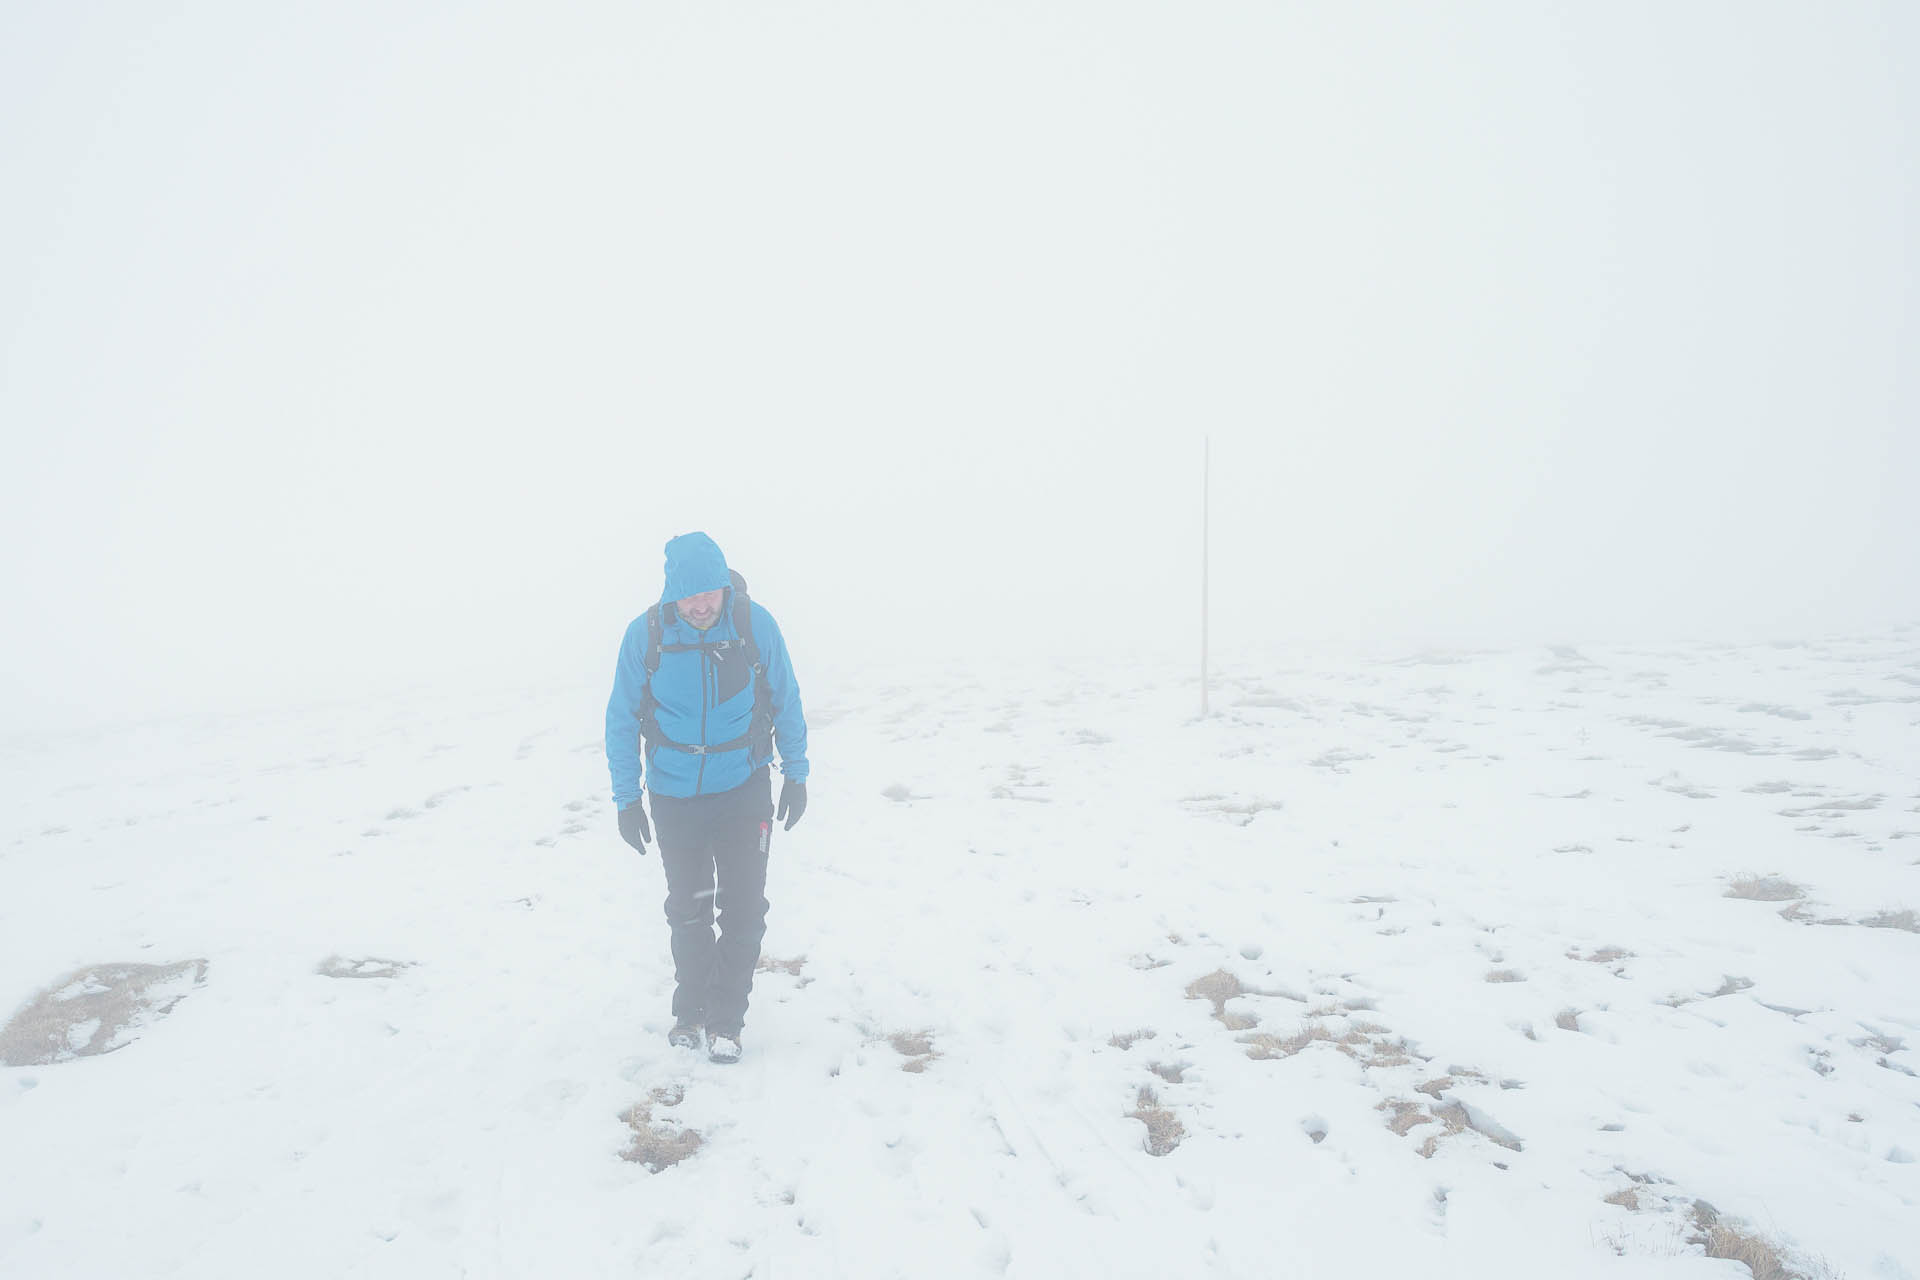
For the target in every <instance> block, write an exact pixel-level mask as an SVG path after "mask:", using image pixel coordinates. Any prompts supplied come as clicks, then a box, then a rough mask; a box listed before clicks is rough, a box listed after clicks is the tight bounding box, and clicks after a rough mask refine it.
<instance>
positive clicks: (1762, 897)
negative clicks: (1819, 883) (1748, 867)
mask: <svg viewBox="0 0 1920 1280" xmlns="http://www.w3.org/2000/svg"><path fill="white" fill-rule="evenodd" d="M1726 896H1727V897H1729V898H1744V899H1746V900H1747V901H1749V902H1791V901H1793V900H1794V899H1795V898H1804V897H1806V896H1807V891H1806V889H1805V887H1804V886H1801V885H1797V884H1795V883H1794V882H1793V881H1791V880H1788V879H1785V878H1783V877H1781V876H1736V877H1734V879H1733V880H1732V881H1731V882H1730V883H1729V884H1728V885H1727V892H1726Z"/></svg>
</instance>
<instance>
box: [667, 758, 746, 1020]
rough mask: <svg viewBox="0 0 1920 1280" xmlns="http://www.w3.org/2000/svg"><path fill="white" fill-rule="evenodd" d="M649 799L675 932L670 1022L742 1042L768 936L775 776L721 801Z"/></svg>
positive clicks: (716, 797)
mask: <svg viewBox="0 0 1920 1280" xmlns="http://www.w3.org/2000/svg"><path fill="white" fill-rule="evenodd" d="M651 799H652V808H653V825H654V829H655V830H656V831H658V832H659V835H660V863H661V865H662V866H664V867H665V868H666V871H667V906H666V910H667V923H668V925H670V926H671V927H672V929H673V978H674V983H675V986H674V990H673V1016H674V1017H675V1018H677V1019H679V1020H680V1021H681V1022H704V1023H705V1024H706V1026H707V1029H708V1030H709V1031H710V1032H712V1033H713V1034H715V1035H728V1036H737V1035H739V1034H740V1027H741V1025H742V1024H743V1023H744V1022H745V1021H746V1018H747V996H748V994H749V993H750V992H752V990H753V970H754V966H755V965H757V964H758V963H759V962H760V940H761V939H762V938H764V937H765V936H766V933H767V845H768V843H769V839H770V837H771V835H772V832H773V780H772V777H771V775H770V774H769V773H768V771H767V770H766V769H764V768H763V769H760V770H759V771H757V772H756V773H754V774H753V776H752V777H750V778H748V779H747V780H746V781H745V782H743V783H741V784H740V785H739V786H737V787H735V788H734V789H733V790H731V791H722V792H720V793H718V794H717V795H710V796H691V797H686V798H681V797H676V796H661V795H654V796H652V797H651ZM716 915H717V916H718V919H719V923H720V936H719V938H718V939H717V940H716V939H715V937H714V931H713V926H714V920H715V917H716Z"/></svg>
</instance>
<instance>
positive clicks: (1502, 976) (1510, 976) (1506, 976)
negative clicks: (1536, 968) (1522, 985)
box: [1487, 969, 1527, 982]
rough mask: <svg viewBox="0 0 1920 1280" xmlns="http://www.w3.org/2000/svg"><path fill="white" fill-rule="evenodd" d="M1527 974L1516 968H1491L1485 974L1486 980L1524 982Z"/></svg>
mask: <svg viewBox="0 0 1920 1280" xmlns="http://www.w3.org/2000/svg"><path fill="white" fill-rule="evenodd" d="M1526 980H1527V976H1526V975H1525V974H1523V973H1521V972H1520V971H1519V970H1517V969H1493V970H1490V971H1489V972H1488V974H1487V981H1488V982H1525V981H1526Z"/></svg>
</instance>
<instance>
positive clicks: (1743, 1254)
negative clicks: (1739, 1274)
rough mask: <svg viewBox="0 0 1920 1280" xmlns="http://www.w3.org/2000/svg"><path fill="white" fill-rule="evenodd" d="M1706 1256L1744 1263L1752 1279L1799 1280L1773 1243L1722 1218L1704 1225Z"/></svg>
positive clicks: (1800, 1278) (1799, 1276) (1798, 1274)
mask: <svg viewBox="0 0 1920 1280" xmlns="http://www.w3.org/2000/svg"><path fill="white" fill-rule="evenodd" d="M1707 1256H1708V1257H1709V1258H1726V1259H1728V1260H1729V1261H1732V1262H1740V1263H1744V1264H1746V1268H1747V1270H1749V1271H1751V1272H1753V1280H1802V1277H1801V1275H1800V1273H1799V1272H1797V1271H1794V1270H1791V1269H1790V1268H1789V1267H1788V1266H1787V1260H1786V1259H1785V1258H1784V1257H1783V1256H1781V1253H1780V1251H1779V1250H1778V1249H1776V1248H1774V1247H1773V1245H1771V1244H1769V1243H1768V1242H1767V1241H1766V1240H1763V1239H1761V1238H1760V1237H1759V1236H1757V1235H1753V1234H1751V1233H1750V1232H1746V1231H1742V1230H1740V1229H1739V1228H1738V1227H1730V1226H1728V1225H1727V1224H1726V1223H1724V1222H1722V1223H1715V1224H1714V1225H1713V1226H1711V1227H1708V1228H1707Z"/></svg>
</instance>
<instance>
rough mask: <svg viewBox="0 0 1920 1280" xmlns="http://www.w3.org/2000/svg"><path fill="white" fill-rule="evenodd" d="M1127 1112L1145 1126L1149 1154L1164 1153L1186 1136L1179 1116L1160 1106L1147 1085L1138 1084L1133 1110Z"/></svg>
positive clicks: (1156, 1097) (1185, 1129)
mask: <svg viewBox="0 0 1920 1280" xmlns="http://www.w3.org/2000/svg"><path fill="white" fill-rule="evenodd" d="M1127 1114H1128V1115H1129V1116H1131V1117H1133V1118H1134V1119H1135V1120H1138V1121H1139V1122H1140V1123H1142V1124H1144V1125H1146V1126H1147V1140H1146V1149H1147V1154H1148V1155H1150V1156H1164V1155H1166V1154H1167V1153H1168V1152H1169V1151H1172V1150H1173V1149H1174V1148H1175V1147H1177V1146H1179V1145H1180V1140H1181V1139H1182V1138H1185V1137H1186V1136H1187V1127H1186V1126H1185V1125H1183V1124H1181V1123H1180V1118H1179V1117H1178V1116H1176V1115H1174V1114H1173V1112H1171V1111H1169V1110H1167V1109H1166V1108H1165V1107H1163V1106H1161V1105H1160V1099H1159V1097H1158V1096H1157V1095H1155V1093H1154V1092H1153V1090H1152V1089H1151V1088H1150V1087H1148V1086H1147V1085H1144V1084H1143V1085H1141V1086H1140V1092H1139V1094H1138V1096H1137V1097H1136V1098H1135V1099H1134V1106H1133V1110H1132V1111H1129V1112H1128V1113H1127Z"/></svg>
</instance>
